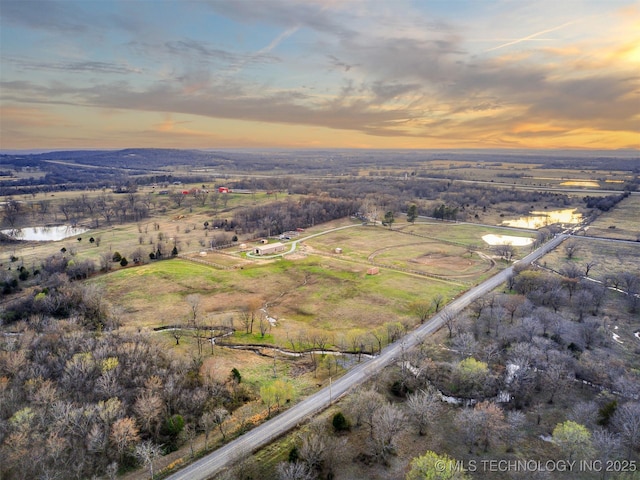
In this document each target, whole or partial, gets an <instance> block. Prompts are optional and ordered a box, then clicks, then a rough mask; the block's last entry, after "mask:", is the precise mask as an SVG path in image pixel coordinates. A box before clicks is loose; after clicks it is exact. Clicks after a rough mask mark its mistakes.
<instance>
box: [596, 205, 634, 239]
mask: <svg viewBox="0 0 640 480" xmlns="http://www.w3.org/2000/svg"><path fill="white" fill-rule="evenodd" d="M587 234H588V235H593V236H596V237H608V238H619V239H622V240H633V241H638V240H640V196H639V195H630V196H628V197H627V198H625V199H624V200H622V201H621V202H620V203H619V204H618V205H616V208H614V209H612V210H611V211H609V212H604V213H602V214H601V215H600V216H599V217H598V218H596V219H595V221H593V222H592V223H591V225H590V226H589V228H588V230H587Z"/></svg>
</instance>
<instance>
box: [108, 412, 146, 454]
mask: <svg viewBox="0 0 640 480" xmlns="http://www.w3.org/2000/svg"><path fill="white" fill-rule="evenodd" d="M110 439H111V442H112V443H113V446H114V448H115V451H116V453H117V455H118V458H119V459H120V460H121V461H122V459H123V457H124V456H125V453H126V452H127V451H128V450H129V449H131V448H132V447H133V445H135V444H136V443H137V442H138V441H140V436H139V435H138V426H137V425H136V422H135V420H134V419H133V418H130V417H124V418H120V419H118V420H116V421H115V422H114V423H113V425H111V435H110Z"/></svg>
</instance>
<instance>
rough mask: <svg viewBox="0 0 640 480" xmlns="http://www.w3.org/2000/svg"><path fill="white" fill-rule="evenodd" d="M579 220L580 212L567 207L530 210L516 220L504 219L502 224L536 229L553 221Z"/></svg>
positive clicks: (577, 221) (567, 221)
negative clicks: (550, 209) (563, 208)
mask: <svg viewBox="0 0 640 480" xmlns="http://www.w3.org/2000/svg"><path fill="white" fill-rule="evenodd" d="M581 221H582V214H580V213H577V212H576V209H575V208H569V209H565V210H553V211H549V212H531V214H530V216H527V217H521V218H519V219H517V220H505V221H504V222H502V225H508V226H510V227H518V228H532V229H538V228H541V227H546V226H547V225H551V224H554V223H580V222H581Z"/></svg>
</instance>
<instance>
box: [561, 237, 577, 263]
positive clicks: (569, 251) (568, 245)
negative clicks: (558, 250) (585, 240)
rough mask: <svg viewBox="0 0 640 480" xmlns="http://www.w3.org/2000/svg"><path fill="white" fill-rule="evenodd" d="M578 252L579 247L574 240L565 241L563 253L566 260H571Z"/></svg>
mask: <svg viewBox="0 0 640 480" xmlns="http://www.w3.org/2000/svg"><path fill="white" fill-rule="evenodd" d="M579 250H580V246H579V245H578V242H577V241H576V240H567V241H566V242H565V244H564V253H565V255H566V256H567V260H572V259H573V257H575V255H576V253H578V251H579Z"/></svg>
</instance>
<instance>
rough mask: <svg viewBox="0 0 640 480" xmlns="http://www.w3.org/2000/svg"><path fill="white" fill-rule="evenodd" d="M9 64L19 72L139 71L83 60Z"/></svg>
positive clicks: (19, 60)
mask: <svg viewBox="0 0 640 480" xmlns="http://www.w3.org/2000/svg"><path fill="white" fill-rule="evenodd" d="M6 60H7V61H8V62H9V63H12V64H14V65H15V66H16V67H17V68H18V69H21V70H50V71H60V72H75V73H86V72H95V73H105V74H107V73H115V74H128V73H139V72H140V69H138V68H133V67H130V66H128V65H124V64H117V63H111V62H99V61H95V60H83V61H75V62H42V61H36V60H26V59H20V58H15V57H14V58H7V59H6Z"/></svg>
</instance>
